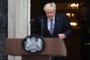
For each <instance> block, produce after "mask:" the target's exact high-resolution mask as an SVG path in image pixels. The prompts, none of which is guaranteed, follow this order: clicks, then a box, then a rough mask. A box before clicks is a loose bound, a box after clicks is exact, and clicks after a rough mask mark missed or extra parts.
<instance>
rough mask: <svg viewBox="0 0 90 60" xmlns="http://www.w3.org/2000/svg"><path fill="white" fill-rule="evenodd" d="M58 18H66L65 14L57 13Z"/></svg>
mask: <svg viewBox="0 0 90 60" xmlns="http://www.w3.org/2000/svg"><path fill="white" fill-rule="evenodd" d="M56 16H57V17H66V16H65V14H63V13H56Z"/></svg>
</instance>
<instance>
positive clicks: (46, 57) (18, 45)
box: [5, 38, 67, 60]
mask: <svg viewBox="0 0 90 60" xmlns="http://www.w3.org/2000/svg"><path fill="white" fill-rule="evenodd" d="M22 40H23V39H16V38H15V39H14V38H10V39H9V38H8V39H6V41H5V53H6V54H8V55H13V56H22V60H50V57H51V56H66V55H67V51H66V46H65V44H64V41H63V40H60V39H59V38H44V41H45V48H44V50H43V51H42V52H39V53H36V54H33V53H28V52H26V51H25V50H24V49H23V48H22Z"/></svg>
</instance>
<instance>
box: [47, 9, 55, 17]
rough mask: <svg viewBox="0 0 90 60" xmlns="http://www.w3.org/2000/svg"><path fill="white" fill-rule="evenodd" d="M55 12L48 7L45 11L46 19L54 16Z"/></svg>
mask: <svg viewBox="0 0 90 60" xmlns="http://www.w3.org/2000/svg"><path fill="white" fill-rule="evenodd" d="M55 13H56V11H55V10H51V9H50V10H47V11H46V16H47V18H48V19H52V18H53V17H54V16H55Z"/></svg>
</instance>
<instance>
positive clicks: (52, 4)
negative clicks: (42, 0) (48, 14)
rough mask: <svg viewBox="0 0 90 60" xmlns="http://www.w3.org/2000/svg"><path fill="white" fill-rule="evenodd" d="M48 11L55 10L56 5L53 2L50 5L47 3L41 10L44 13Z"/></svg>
mask: <svg viewBox="0 0 90 60" xmlns="http://www.w3.org/2000/svg"><path fill="white" fill-rule="evenodd" d="M50 9H52V10H56V4H55V3H54V2H52V3H47V4H46V5H45V6H44V8H43V10H44V11H48V10H50Z"/></svg>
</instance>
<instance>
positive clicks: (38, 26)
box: [34, 14, 72, 37]
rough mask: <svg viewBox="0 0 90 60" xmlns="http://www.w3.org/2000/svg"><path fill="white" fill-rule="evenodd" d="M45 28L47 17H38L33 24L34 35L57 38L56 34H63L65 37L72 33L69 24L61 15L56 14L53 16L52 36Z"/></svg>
mask: <svg viewBox="0 0 90 60" xmlns="http://www.w3.org/2000/svg"><path fill="white" fill-rule="evenodd" d="M47 27H48V26H47V17H46V16H39V17H38V18H37V20H36V23H35V30H34V31H35V32H34V34H38V35H43V36H44V37H58V34H60V33H64V34H65V35H66V37H67V36H69V35H70V34H71V32H72V28H71V25H70V22H69V21H68V19H67V18H66V16H64V15H63V14H56V16H55V28H54V33H53V35H51V34H50V32H49V30H48V28H47Z"/></svg>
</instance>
